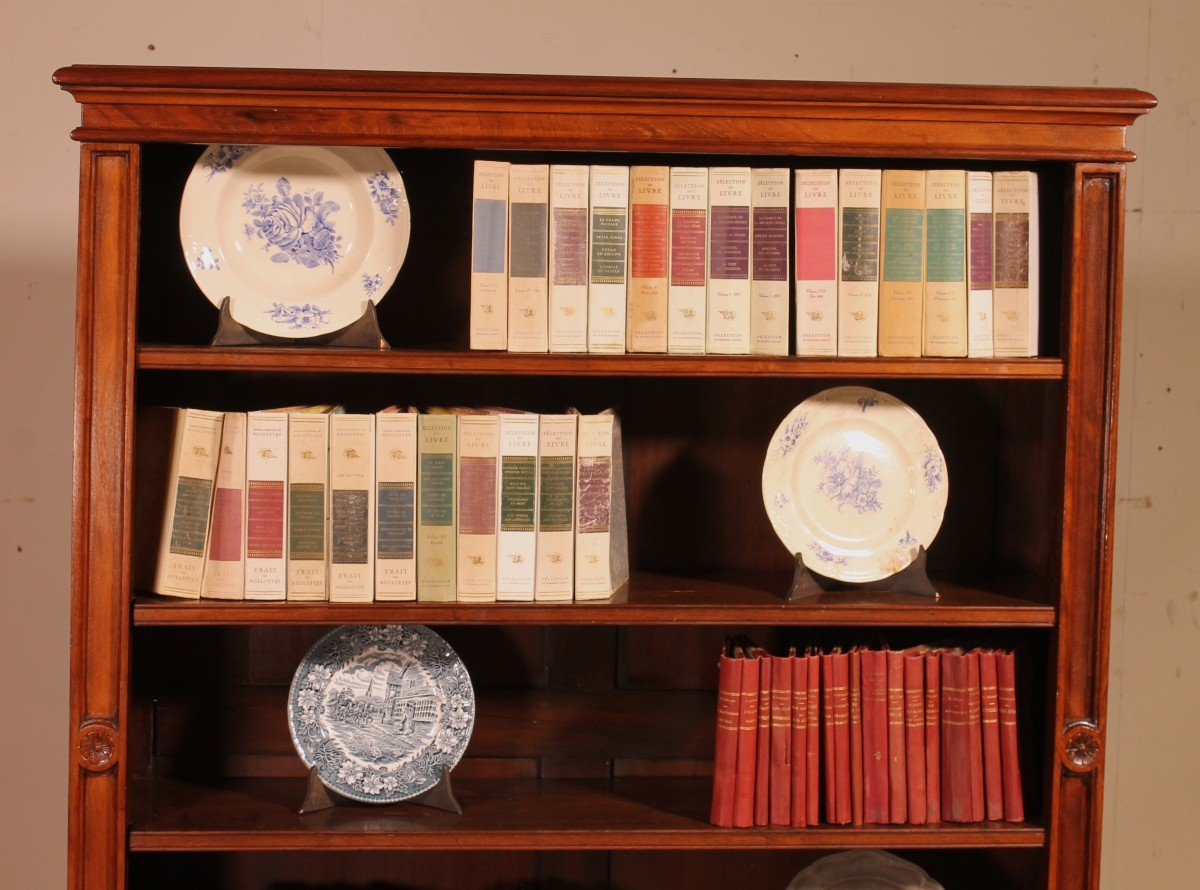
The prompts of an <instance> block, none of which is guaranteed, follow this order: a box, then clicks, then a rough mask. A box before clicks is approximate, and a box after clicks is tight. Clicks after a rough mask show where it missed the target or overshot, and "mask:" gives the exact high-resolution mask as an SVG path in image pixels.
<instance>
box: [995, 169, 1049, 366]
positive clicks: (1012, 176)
mask: <svg viewBox="0 0 1200 890" xmlns="http://www.w3.org/2000/svg"><path fill="white" fill-rule="evenodd" d="M992 210H993V219H994V223H993V226H994V231H995V245H996V248H995V264H996V281H995V290H994V291H993V300H994V304H995V308H994V311H993V313H992V322H993V343H994V344H995V352H996V358H1022V357H1028V356H1035V355H1037V354H1038V301H1039V294H1038V284H1039V282H1038V264H1039V255H1038V189H1037V174H1036V173H1031V172H1029V171H1028V170H1016V171H1003V172H997V173H996V174H995V175H994V176H993V180H992Z"/></svg>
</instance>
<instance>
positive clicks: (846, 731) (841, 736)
mask: <svg viewBox="0 0 1200 890" xmlns="http://www.w3.org/2000/svg"><path fill="white" fill-rule="evenodd" d="M833 743H834V745H835V749H836V750H835V752H834V753H835V755H836V756H835V760H836V762H837V794H836V798H835V801H834V802H835V803H836V805H837V822H838V824H839V825H845V824H846V823H848V822H849V821H850V819H851V812H850V810H851V807H850V655H849V653H846V652H834V654H833Z"/></svg>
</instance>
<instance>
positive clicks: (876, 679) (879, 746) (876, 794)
mask: <svg viewBox="0 0 1200 890" xmlns="http://www.w3.org/2000/svg"><path fill="white" fill-rule="evenodd" d="M862 668H863V673H862V700H863V761H864V763H865V766H864V768H863V818H864V819H865V820H866V821H867V822H868V823H870V824H872V825H886V824H887V822H888V782H887V777H888V773H887V759H888V748H887V743H888V738H887V656H886V655H885V654H884V653H883V652H873V651H871V650H869V649H868V650H865V651H864V652H863V653H862Z"/></svg>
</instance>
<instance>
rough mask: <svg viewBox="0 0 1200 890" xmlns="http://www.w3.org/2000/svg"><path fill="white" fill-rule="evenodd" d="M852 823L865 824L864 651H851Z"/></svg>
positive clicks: (856, 649) (855, 649)
mask: <svg viewBox="0 0 1200 890" xmlns="http://www.w3.org/2000/svg"><path fill="white" fill-rule="evenodd" d="M850 821H851V822H853V823H854V824H855V825H862V824H863V729H862V650H861V649H858V648H857V647H856V648H854V649H851V650H850Z"/></svg>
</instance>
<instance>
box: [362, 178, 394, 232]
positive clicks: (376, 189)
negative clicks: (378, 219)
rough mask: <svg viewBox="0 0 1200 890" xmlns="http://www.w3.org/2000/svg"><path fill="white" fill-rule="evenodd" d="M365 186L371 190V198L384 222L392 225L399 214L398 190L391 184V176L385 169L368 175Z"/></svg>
mask: <svg viewBox="0 0 1200 890" xmlns="http://www.w3.org/2000/svg"><path fill="white" fill-rule="evenodd" d="M367 187H368V188H369V189H370V190H371V200H372V201H374V202H375V206H376V207H378V208H379V212H380V213H382V214H383V220H384V222H386V223H387V224H388V225H389V226H394V225H395V224H396V217H397V216H398V215H399V214H400V190H399V189H398V188H396V187H395V186H394V185H392V180H391V177H389V176H388V175H387V172H386V171H380V172H379V173H375V174H373V175H371V176H368V177H367Z"/></svg>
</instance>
